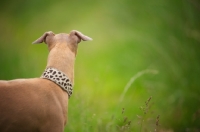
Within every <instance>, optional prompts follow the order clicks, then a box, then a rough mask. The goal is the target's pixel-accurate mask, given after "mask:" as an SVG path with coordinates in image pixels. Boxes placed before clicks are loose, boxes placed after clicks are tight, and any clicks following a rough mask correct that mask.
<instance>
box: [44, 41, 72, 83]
mask: <svg viewBox="0 0 200 132" xmlns="http://www.w3.org/2000/svg"><path fill="white" fill-rule="evenodd" d="M74 62H75V54H74V53H73V52H72V51H71V50H70V49H69V48H68V47H67V46H66V45H62V44H60V45H59V46H55V47H54V48H52V49H51V50H50V52H49V55H48V62H47V67H46V68H49V67H53V68H56V69H58V70H59V71H62V72H63V73H65V74H66V75H67V76H68V78H69V80H70V81H71V83H72V85H73V84H74Z"/></svg>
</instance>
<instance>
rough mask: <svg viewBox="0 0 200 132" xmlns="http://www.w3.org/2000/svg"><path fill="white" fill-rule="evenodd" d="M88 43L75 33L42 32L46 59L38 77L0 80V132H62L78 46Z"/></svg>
mask: <svg viewBox="0 0 200 132" xmlns="http://www.w3.org/2000/svg"><path fill="white" fill-rule="evenodd" d="M81 40H84V41H87V40H92V39H91V38H89V37H87V36H85V35H83V34H82V33H81V32H78V31H75V30H73V31H71V32H70V34H65V33H61V34H54V33H53V32H51V31H50V32H46V33H44V34H43V35H42V36H41V37H40V38H39V39H37V40H36V41H35V42H33V43H42V42H45V43H46V44H47V45H48V49H49V56H48V62H47V67H46V71H45V72H44V73H43V74H42V76H41V77H40V78H32V79H16V80H11V81H0V132H63V131H64V126H65V125H66V122H67V109H68V98H69V97H70V95H71V94H72V85H73V82H74V61H75V56H76V53H77V48H78V43H79V42H80V41H81Z"/></svg>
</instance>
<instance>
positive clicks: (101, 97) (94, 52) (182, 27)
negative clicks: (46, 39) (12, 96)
mask: <svg viewBox="0 0 200 132" xmlns="http://www.w3.org/2000/svg"><path fill="white" fill-rule="evenodd" d="M73 29H76V30H79V31H81V32H82V33H84V34H85V35H87V36H90V37H91V38H93V41H89V42H81V43H80V44H79V49H78V55H77V58H76V64H75V86H74V94H73V96H72V97H71V98H70V100H69V114H68V124H67V126H66V128H65V131H70V132H92V131H95V132H106V131H107V132H112V131H155V129H156V130H157V131H162V132H163V131H170V132H173V131H174V132H175V131H176V132H178V131H179V132H184V131H185V132H186V131H187V132H188V131H189V132H190V131H191V132H193V131H194V132H197V131H200V2H199V1H198V0H151V1H149V0H102V1H94V0H82V1H78V0H73V1H70V0H68V1H67V0H65V1H64V0H61V1H53V0H43V1H41V0H32V1H28V0H18V1H16V0H15V1H14V0H10V1H2V2H1V4H0V31H1V32H0V69H1V72H0V79H1V80H10V79H15V78H33V77H39V76H40V75H41V74H42V72H43V70H44V69H45V66H46V61H47V55H48V51H47V46H46V45H45V44H41V45H32V44H31V43H32V42H33V41H34V40H35V39H37V38H38V37H40V36H41V35H42V34H43V33H44V32H46V31H49V30H50V31H53V32H54V33H60V32H66V33H69V32H70V31H71V30H73ZM126 90H127V91H126ZM150 97H152V98H151V100H150V101H149V102H148V101H147V100H148V98H150ZM145 101H147V105H145ZM145 108H146V110H148V112H147V114H144V112H145V111H146V110H145ZM158 115H159V121H156V120H157V119H156V118H157V116H158ZM124 118H127V121H125V120H124ZM128 121H131V123H127V122H128ZM156 123H158V124H157V125H156Z"/></svg>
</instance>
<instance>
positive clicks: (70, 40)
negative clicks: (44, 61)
mask: <svg viewBox="0 0 200 132" xmlns="http://www.w3.org/2000/svg"><path fill="white" fill-rule="evenodd" d="M81 40H83V41H89V40H92V38H90V37H88V36H85V35H84V34H82V33H81V32H79V31H77V30H72V31H71V32H70V33H69V34H66V33H59V34H54V33H53V32H52V31H48V32H45V33H44V34H43V35H42V36H41V37H40V38H38V39H37V40H35V41H34V42H33V44H39V43H43V42H45V43H46V44H47V45H48V48H49V51H50V50H51V49H52V48H53V47H54V46H56V45H59V44H66V45H67V46H68V47H69V48H70V49H71V50H72V51H73V52H75V54H76V52H77V47H78V43H80V42H81Z"/></svg>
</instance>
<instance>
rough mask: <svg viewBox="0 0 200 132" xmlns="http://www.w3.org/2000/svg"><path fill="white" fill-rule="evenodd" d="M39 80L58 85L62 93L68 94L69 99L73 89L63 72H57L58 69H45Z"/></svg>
mask: <svg viewBox="0 0 200 132" xmlns="http://www.w3.org/2000/svg"><path fill="white" fill-rule="evenodd" d="M40 78H45V79H48V80H51V81H53V82H54V83H56V84H57V85H59V86H60V87H61V88H62V89H63V90H64V91H66V92H67V93H68V95H69V98H70V96H71V95H72V91H73V89H72V84H71V82H70V80H69V78H68V77H67V75H65V74H64V73H63V72H61V71H59V70H58V69H55V68H52V67H50V68H47V69H45V71H44V73H43V74H42V76H41V77H40Z"/></svg>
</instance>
